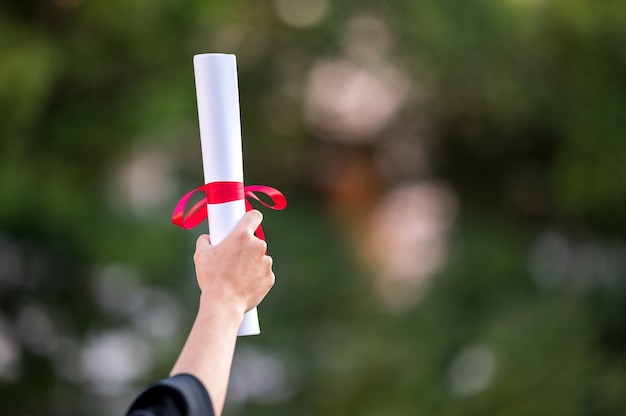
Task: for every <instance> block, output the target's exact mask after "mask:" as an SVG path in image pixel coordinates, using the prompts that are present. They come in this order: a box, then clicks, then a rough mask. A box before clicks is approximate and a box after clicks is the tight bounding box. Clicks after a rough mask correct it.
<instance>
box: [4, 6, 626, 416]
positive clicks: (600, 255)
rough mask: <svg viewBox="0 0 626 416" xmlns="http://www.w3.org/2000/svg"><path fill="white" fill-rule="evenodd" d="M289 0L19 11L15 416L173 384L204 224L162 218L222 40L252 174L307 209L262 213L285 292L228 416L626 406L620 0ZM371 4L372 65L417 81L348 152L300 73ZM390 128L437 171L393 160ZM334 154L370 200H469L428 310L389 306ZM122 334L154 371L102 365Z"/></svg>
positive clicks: (8, 269) (188, 177)
mask: <svg viewBox="0 0 626 416" xmlns="http://www.w3.org/2000/svg"><path fill="white" fill-rule="evenodd" d="M289 4H290V3H289V2H285V1H280V0H275V1H273V2H269V1H261V2H254V3H251V2H243V1H230V2H217V1H209V0H202V1H200V0H189V1H186V2H178V1H173V0H157V1H146V0H124V1H122V0H106V1H99V2H97V1H89V0H27V1H26V0H25V1H11V0H3V1H1V2H0V114H1V118H0V120H1V122H0V412H1V413H2V414H3V415H7V416H11V415H15V416H17V415H25V414H29V415H35V414H46V415H65V414H76V415H79V414H89V415H93V414H103V415H104V414H115V413H118V414H119V413H120V412H121V411H122V409H123V408H124V406H125V405H126V404H127V403H128V401H129V400H130V398H131V397H132V396H133V395H134V394H135V393H136V392H137V391H138V389H140V388H141V386H143V385H145V384H146V383H148V382H150V381H151V380H155V379H157V378H161V377H163V376H164V375H165V374H167V371H168V369H169V366H170V365H171V363H172V362H173V360H174V357H175V355H176V353H177V350H178V348H180V346H181V345H182V342H183V339H184V336H185V333H186V331H187V329H188V327H189V325H190V324H191V319H192V316H193V314H194V312H195V310H194V308H195V306H194V303H195V299H196V296H197V293H196V292H197V290H196V288H195V286H194V285H195V280H194V277H193V266H192V263H191V254H192V251H193V244H194V240H195V237H196V236H197V235H198V233H199V232H202V231H198V232H182V231H180V230H177V229H175V228H174V227H173V226H171V224H170V223H169V215H170V213H171V208H172V207H173V206H174V203H175V202H176V199H177V196H179V195H182V194H183V192H185V191H187V190H188V189H192V188H194V187H196V186H197V185H198V184H199V182H200V181H201V161H200V152H199V140H198V134H197V118H196V103H195V91H194V84H193V68H192V64H191V59H192V56H193V55H194V54H196V53H204V52H227V53H236V54H237V58H238V64H239V83H240V94H241V110H242V128H243V133H244V134H243V135H244V156H245V157H244V159H245V169H246V180H247V181H248V182H250V183H266V184H268V185H272V186H277V187H279V188H281V189H282V190H283V191H284V192H285V193H286V194H287V197H288V198H289V204H290V205H289V207H288V209H287V210H286V211H284V212H281V213H274V212H268V213H266V215H265V218H266V220H265V223H266V224H267V225H266V232H267V234H268V238H269V240H270V241H269V244H270V250H271V252H272V255H273V257H274V258H275V271H276V274H277V277H278V281H277V285H276V287H275V288H274V289H273V291H272V292H271V293H270V295H269V296H268V298H267V300H266V301H265V302H264V303H263V304H262V305H261V307H260V316H261V324H262V327H263V335H262V336H260V337H251V338H246V339H240V341H239V347H238V348H239V349H238V356H237V357H236V359H235V367H236V369H237V371H238V373H233V380H234V381H233V383H235V385H234V386H233V388H232V389H231V393H232V394H231V397H232V398H231V399H229V402H228V404H227V408H226V413H227V414H231V415H237V414H254V415H265V414H267V415H269V414H271V415H278V414H285V415H287V414H289V415H293V414H296V415H320V414H323V415H331V416H332V415H346V414H355V415H370V416H377V415H413V414H419V415H430V414H432V415H483V414H490V415H507V416H514V415H551V416H554V415H567V416H572V415H621V414H624V413H625V412H626V393H625V392H626V318H624V317H626V296H625V295H626V291H625V289H624V281H625V278H626V242H625V239H624V233H625V232H626V220H625V217H624V215H623V212H624V206H625V203H626V168H625V167H626V137H625V135H624V129H623V125H624V121H625V120H626V53H625V52H624V51H625V49H624V45H625V43H626V3H624V2H620V1H615V0H608V1H603V2H592V1H590V0H570V1H564V0H552V1H545V0H506V1H501V2H495V1H487V0H475V1H470V2H459V1H453V0H439V1H430V2H428V1H410V0H396V1H393V2H386V3H385V2H373V1H367V0H362V1H352V2H341V3H331V2H328V1H324V0H316V1H313V0H311V2H310V3H308V4H309V5H310V4H314V5H317V6H318V7H319V8H320V9H319V10H322V12H320V13H321V14H320V16H319V19H317V20H315V21H313V20H311V21H310V22H309V21H306V19H305V20H301V21H299V20H297V18H307V15H302V16H303V17H302V16H300V15H298V14H297V13H296V15H295V16H296V18H294V19H296V20H289V14H287V17H285V13H288V12H289V10H290V9H289V7H288V5H289ZM293 4H295V5H296V6H298V7H299V9H298V8H296V9H294V10H309V9H307V8H306V7H305V5H306V4H307V3H306V2H303V1H295V0H294V2H293ZM285 10H287V11H285ZM311 10H312V9H311ZM311 10H309V12H308V13H314V12H315V10H313V11H311ZM281 11H282V12H284V13H283V14H281ZM291 13H292V16H293V13H294V12H293V10H292V11H291ZM302 13H304V12H302ZM281 16H282V17H281ZM299 16H300V17H299ZM359 16H367V17H368V18H369V19H370V20H374V21H378V22H381V23H382V24H383V25H384V27H386V28H387V32H386V33H387V34H388V35H389V37H390V39H391V40H389V41H388V43H389V45H387V47H386V48H382V49H381V50H382V52H380V54H381V55H382V56H379V57H378V58H379V59H381V60H382V61H384V62H387V63H389V64H391V65H393V66H394V67H395V68H399V69H400V70H401V71H402V72H403V73H404V74H405V75H406V77H407V79H408V80H409V82H410V84H411V85H412V87H411V88H412V91H413V93H412V95H411V97H410V98H409V99H408V100H407V101H406V102H405V103H404V104H403V106H402V109H401V110H400V111H399V114H398V115H397V116H396V117H395V118H394V119H393V121H392V122H390V123H389V124H388V125H387V126H386V127H385V129H384V130H382V131H379V132H377V133H375V134H372V135H373V136H376V137H375V138H367V140H363V141H361V142H358V141H357V142H349V141H345V140H344V141H343V142H342V141H341V138H340V140H336V137H335V138H334V139H333V137H332V134H327V132H325V131H324V130H323V129H320V128H318V127H319V126H317V127H316V126H314V125H313V124H314V123H312V122H311V120H310V119H308V118H307V117H306V116H304V114H306V112H307V94H309V92H308V91H309V90H308V89H307V88H309V87H308V86H310V74H311V72H312V70H313V69H314V68H315V67H316V65H318V64H319V62H324V61H332V60H340V59H352V60H353V62H355V63H356V64H357V66H358V65H361V64H362V65H363V66H364V67H365V66H367V65H368V62H369V61H367V59H368V58H367V56H366V57H365V58H363V57H361V58H359V57H358V56H357V57H356V58H355V57H354V56H352V57H350V52H349V51H348V50H347V48H346V42H347V41H346V36H347V35H346V31H347V30H348V29H347V28H349V27H350V25H352V24H354V21H355V19H356V18H358V17H359ZM298 22H304V23H298ZM305 23H306V24H305ZM298 25H300V27H298ZM366 32H367V31H366ZM357 33H360V32H357ZM366 34H367V33H366ZM381 39H382V38H381V37H380V36H378V35H377V32H375V33H374V36H373V37H372V43H376V42H378V41H383V40H384V39H382V40H381ZM357 55H358V54H357ZM366 55H367V54H366ZM346 57H348V58H346ZM359 59H363V61H360V60H359ZM377 99H378V97H369V101H371V102H376V101H377ZM424 130H425V131H427V133H426V134H421V133H420V132H422V131H424ZM407 132H408V133H407ZM395 135H402V136H407V137H409V139H408V140H409V141H411V145H416V144H419V146H421V147H423V148H424V149H425V150H424V152H425V156H424V159H425V162H424V165H425V167H420V168H419V169H418V168H415V169H413V168H411V167H409V168H408V170H404V171H402V172H401V173H397V172H396V174H391V175H387V176H385V174H384V173H381V172H378V171H376V169H377V166H378V165H377V164H376V163H377V162H376V160H377V159H376V158H377V157H378V156H377V155H379V154H380V152H381V149H383V148H384V146H385V145H386V144H385V143H388V142H391V141H393V137H392V136H395ZM324 155H326V156H324ZM328 155H334V156H332V157H334V158H336V159H337V160H339V166H347V165H348V163H349V161H350V160H352V159H350V158H357V159H358V160H364V161H365V162H364V163H366V166H368V169H370V170H371V171H372V172H374V173H373V176H374V177H376V178H377V181H374V182H373V183H372V184H371V185H372V186H371V190H372V192H374V193H377V192H378V193H377V194H376V195H377V198H382V197H383V196H384V194H385V192H386V190H388V189H393V188H394V187H395V186H397V185H398V184H401V183H406V182H421V181H430V180H436V181H438V182H439V183H444V184H446V186H447V187H448V188H449V189H450V190H451V193H452V194H453V195H454V199H455V200H456V204H457V205H458V214H457V217H456V220H455V222H454V227H453V228H452V229H451V232H450V233H449V235H447V236H446V247H447V256H446V259H447V260H446V261H445V263H444V264H443V266H442V267H441V268H439V269H438V271H437V272H436V273H435V274H434V276H432V277H431V278H430V280H429V281H428V283H427V284H426V286H425V289H424V293H422V294H421V296H420V298H419V299H416V300H415V301H414V302H413V303H412V304H411V305H410V307H407V308H404V309H402V310H400V311H395V312H391V311H389V310H388V309H387V308H385V307H384V306H381V303H380V300H379V298H378V295H377V289H376V287H377V286H376V284H375V283H374V282H375V281H376V279H377V277H376V276H377V273H376V271H375V270H373V269H372V268H371V267H369V266H368V263H367V261H366V260H367V259H365V260H364V259H363V255H362V251H361V249H360V248H359V247H360V246H359V243H358V242H357V241H361V242H362V241H364V240H367V238H368V232H369V229H368V227H369V225H368V224H369V223H368V222H367V221H360V222H359V221H356V222H355V224H356V228H350V227H347V226H346V223H350V222H351V221H350V219H354V218H357V219H358V217H359V214H362V212H356V213H355V215H354V216H353V217H354V218H351V216H348V217H346V216H342V214H341V213H342V212H343V211H342V209H344V208H345V205H341V206H338V204H339V203H338V202H337V201H338V200H341V199H340V198H339V199H337V195H336V189H333V188H332V187H329V186H328V184H326V183H325V182H324V181H320V179H319V178H320V176H322V177H323V176H324V175H325V174H327V173H328V172H331V175H332V174H333V172H334V171H332V170H331V165H329V164H327V162H328V160H329V159H328ZM137 165H138V166H140V167H142V166H143V167H144V168H145V169H147V171H148V172H152V173H153V174H154V175H153V176H150V175H148V179H146V178H145V177H144V176H142V175H143V173H142V172H143V171H140V172H139V173H137V171H135V170H133V169H135V168H136V166H137ZM129 178H130V179H129ZM157 180H159V181H160V182H159V183H157V184H154V182H156V181H157ZM133 181H134V182H133ZM155 187H156V188H155ZM138 189H139V190H138ZM146 189H148V191H146ZM150 189H156V191H154V192H152V193H150V192H149V190H150ZM142 191H144V193H142ZM146 192H147V193H146ZM344 193H345V191H344ZM366 193H367V192H366ZM137 195H139V197H138V196H137ZM342 195H343V194H342ZM347 195H348V199H350V198H353V199H354V200H355V201H356V202H353V204H355V205H350V204H348V207H352V206H360V207H363V206H367V204H368V203H369V202H370V200H369V199H367V197H359V195H361V194H358V193H357V194H355V195H356V196H355V195H352V194H350V192H347ZM344 196H345V195H344ZM142 198H143V199H142ZM359 198H361V199H359ZM363 209H364V211H365V212H366V213H367V212H368V211H367V207H366V208H363ZM357 211H358V210H357ZM355 230H356V231H355ZM355 235H357V238H355V237H354V236H355ZM416 255H417V254H416ZM365 257H367V255H366V256H365ZM160 328H166V329H165V330H163V329H160ZM167 328H170V329H169V330H168V329H167ZM164 331H165V332H164ZM168 331H169V332H168ZM107 334H108V335H110V336H111V337H109V338H107V337H106V336H105V335H107ZM103 340H109V341H110V344H106V343H104V344H106V345H115V346H117V347H116V348H118V350H119V351H121V352H120V354H122V352H126V353H128V352H129V351H130V354H131V355H130V356H131V357H135V359H134V360H131V363H133V362H140V363H143V364H142V365H141V366H139V367H136V372H135V373H132V372H131V373H124V364H123V363H127V362H126V361H123V360H122V361H121V362H122V364H121V365H122V368H121V369H120V374H122V376H119V377H120V378H116V377H117V376H116V374H117V373H111V374H109V376H106V374H105V376H99V375H98V374H97V368H98V367H97V366H96V367H95V368H96V370H90V369H91V368H92V367H90V365H91V364H90V362H93V361H94V359H95V360H97V359H98V357H100V358H102V357H104V358H107V357H108V358H109V359H110V358H111V357H109V356H106V354H105V355H98V351H101V350H98V348H96V347H94V346H96V345H99V344H98V342H101V344H102V343H103V342H104V341H103ZM111 340H113V341H111ZM90 346H91V347H93V348H91V347H90ZM90 351H91V353H90ZM94 351H96V352H94ZM113 351H116V350H115V348H114V349H113ZM240 352H241V354H240ZM133 354H135V355H133ZM246 354H247V355H246ZM255 354H256V355H255ZM94 357H95V358H94ZM246 357H248V358H249V357H252V358H253V359H252V361H246ZM254 357H257V358H256V361H255V360H254ZM259 357H261V358H259ZM105 361H106V360H105ZM113 362H115V359H114V358H113ZM259 362H260V363H261V364H263V363H265V364H266V365H265V366H263V365H259ZM247 363H252V364H253V365H252V364H251V365H250V366H248V365H247ZM267 363H269V364H267ZM129 367H132V366H129ZM277 369H278V370H277ZM94 371H96V374H94ZM252 373H254V374H252ZM124 374H126V376H124ZM107 377H108V378H107ZM255 377H256V378H255ZM247 379H250V380H252V382H250V383H253V382H254V380H256V385H254V383H253V385H247V384H246V382H245V380H247ZM242 380H243V381H242ZM236 383H243V387H242V385H241V384H240V385H236ZM259 385H261V387H262V386H263V385H269V386H270V387H271V388H270V387H268V388H269V390H263V388H261V387H259ZM255 389H256V390H255ZM238 392H239V393H238ZM94 409H95V410H94Z"/></svg>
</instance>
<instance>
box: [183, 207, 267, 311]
mask: <svg viewBox="0 0 626 416" xmlns="http://www.w3.org/2000/svg"><path fill="white" fill-rule="evenodd" d="M262 220H263V215H262V214H261V213H260V212H259V211H256V210H252V211H249V212H247V213H246V215H244V216H243V218H242V219H241V221H239V223H238V224H237V225H236V226H235V228H233V230H232V231H231V232H230V233H229V234H228V235H227V236H226V238H224V239H223V240H222V241H221V242H220V243H219V244H217V245H211V242H210V238H209V236H208V235H206V234H204V235H201V236H200V237H199V238H198V241H197V243H196V252H195V254H194V263H195V266H196V276H197V279H198V286H199V287H200V290H201V291H202V298H203V301H205V300H208V302H211V303H213V302H216V301H217V302H219V303H222V304H224V306H230V307H234V308H235V311H237V313H241V315H243V313H244V312H247V311H249V310H250V309H252V308H254V307H255V306H257V305H258V304H259V303H261V301H262V300H263V298H264V297H265V295H267V293H268V292H269V290H270V289H271V288H272V286H273V285H274V280H275V277H274V273H273V271H272V258H271V257H269V256H267V255H266V254H265V253H266V250H267V244H266V243H265V241H263V240H260V239H259V238H257V237H256V236H255V235H254V231H255V230H256V229H257V227H258V226H259V224H261V221H262Z"/></svg>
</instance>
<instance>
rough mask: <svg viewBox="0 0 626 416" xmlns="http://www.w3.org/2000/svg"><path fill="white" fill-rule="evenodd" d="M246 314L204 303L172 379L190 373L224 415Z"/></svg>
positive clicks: (207, 301) (209, 300) (216, 304)
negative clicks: (204, 388) (232, 368)
mask: <svg viewBox="0 0 626 416" xmlns="http://www.w3.org/2000/svg"><path fill="white" fill-rule="evenodd" d="M242 318H243V310H242V309H241V308H240V307H236V306H235V305H228V304H225V303H223V302H220V301H216V300H212V299H205V298H202V297H201V299H200V306H199V309H198V315H197V316H196V320H195V322H194V324H193V327H192V328H191V332H190V333H189V337H188V338H187V341H186V342H185V346H184V347H183V350H182V351H181V354H180V355H179V357H178V360H177V361H176V364H175V365H174V368H173V369H172V371H171V375H172V376H173V375H176V374H182V373H189V374H193V375H194V376H196V377H197V378H198V379H200V380H201V381H202V383H203V384H204V386H205V387H206V389H207V390H208V392H209V394H210V395H211V400H212V401H213V406H214V407H215V414H216V415H220V414H221V413H222V409H223V407H224V402H225V400H226V390H227V388H228V378H229V375H230V367H231V362H232V358H233V354H234V350H235V342H236V339H237V331H238V329H239V325H240V324H241V321H242Z"/></svg>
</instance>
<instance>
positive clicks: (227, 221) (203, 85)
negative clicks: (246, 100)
mask: <svg viewBox="0 0 626 416" xmlns="http://www.w3.org/2000/svg"><path fill="white" fill-rule="evenodd" d="M193 64H194V73H195V79H196V96H197V98H198V118H199V121H200V141H201V144H202V164H203V168H204V182H205V183H211V182H222V181H233V182H243V155H242V150H241V120H240V117H239V88H238V86H237V63H236V59H235V55H226V54H212V53H211V54H201V55H195V56H194V58H193ZM208 211H209V230H210V233H211V244H219V242H220V241H222V240H223V239H224V237H226V235H227V234H228V233H229V232H230V230H232V229H233V228H234V227H235V225H237V223H238V222H239V220H241V218H242V217H243V216H244V214H245V213H246V205H245V201H244V200H243V199H242V200H238V201H232V202H226V203H223V204H209V205H208ZM260 333H261V329H260V328H259V319H258V316H257V310H256V308H254V309H252V310H250V311H249V312H247V313H246V314H245V315H244V317H243V321H242V323H241V326H240V327H239V332H238V334H237V335H257V334H260Z"/></svg>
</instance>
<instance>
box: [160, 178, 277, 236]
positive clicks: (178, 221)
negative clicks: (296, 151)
mask: <svg viewBox="0 0 626 416" xmlns="http://www.w3.org/2000/svg"><path fill="white" fill-rule="evenodd" d="M200 191H204V193H205V197H204V198H202V199H201V200H200V201H198V202H196V204H195V205H194V206H193V207H191V209H190V210H189V211H188V212H187V213H185V209H186V208H187V204H188V203H189V200H190V199H191V197H192V195H193V194H195V193H196V192H200ZM257 194H264V195H266V196H267V197H269V199H270V200H271V201H272V203H271V204H268V203H267V202H265V201H263V200H262V199H261V198H259V196H258V195H257ZM241 199H245V202H246V211H250V210H251V209H252V205H251V204H250V202H249V201H248V199H255V200H257V201H259V202H260V203H261V204H262V205H263V206H265V207H267V208H270V209H273V210H276V211H281V210H283V209H285V207H287V198H285V195H283V194H282V193H281V192H280V191H279V190H278V189H276V188H272V187H270V186H265V185H249V186H245V187H244V186H243V183H241V182H211V183H207V184H206V185H202V186H200V187H198V188H196V189H194V190H193V191H191V192H188V193H187V194H185V195H184V196H183V197H182V198H181V199H180V200H179V201H178V203H177V204H176V207H175V208H174V212H173V213H172V223H174V225H176V226H178V227H181V228H184V229H186V230H190V229H192V228H194V227H196V226H197V225H198V224H200V223H201V222H203V221H204V220H205V219H207V217H208V215H209V213H208V209H207V205H209V204H223V203H226V202H232V201H238V200H241ZM256 235H257V237H259V238H260V239H261V240H265V234H264V233H263V229H262V228H261V226H259V228H258V229H257V230H256Z"/></svg>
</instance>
